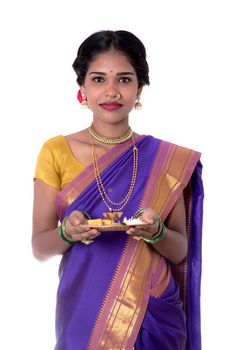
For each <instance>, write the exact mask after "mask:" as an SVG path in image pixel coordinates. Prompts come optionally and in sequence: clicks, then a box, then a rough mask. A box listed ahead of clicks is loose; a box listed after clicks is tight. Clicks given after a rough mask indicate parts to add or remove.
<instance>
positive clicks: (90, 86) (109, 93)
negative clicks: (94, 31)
mask: <svg viewBox="0 0 234 350" xmlns="http://www.w3.org/2000/svg"><path fill="white" fill-rule="evenodd" d="M81 90H82V92H83V93H84V94H85V96H86V98H87V101H88V105H89V108H90V109H91V110H92V112H93V114H94V117H95V118H99V119H102V120H106V121H112V122H117V121H120V120H122V119H124V118H127V117H128V114H129V112H130V111H131V110H132V108H133V106H134V104H135V101H136V98H137V96H138V94H139V93H140V90H139V89H138V80H137V75H136V72H135V69H134V68H133V66H132V65H131V64H130V63H129V61H128V59H127V57H126V56H124V55H123V54H121V53H119V52H117V51H113V50H112V51H108V52H106V53H103V54H100V55H98V56H97V57H96V59H95V60H94V61H93V62H92V63H90V65H89V69H88V71H87V73H86V77H85V81H84V85H83V86H81Z"/></svg>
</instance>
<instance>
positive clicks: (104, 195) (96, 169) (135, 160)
mask: <svg viewBox="0 0 234 350" xmlns="http://www.w3.org/2000/svg"><path fill="white" fill-rule="evenodd" d="M91 140H92V157H93V169H94V175H95V179H96V183H97V187H98V191H99V193H100V196H101V198H102V200H103V202H104V203H105V205H106V206H107V208H108V210H109V211H110V212H112V213H113V212H119V211H121V210H122V209H123V208H124V207H125V205H126V204H127V202H128V200H129V198H130V197H131V194H132V192H133V190H134V187H135V184H136V178H137V169H138V149H137V147H136V145H135V142H134V139H133V137H132V143H133V167H132V179H131V183H130V186H129V190H128V193H127V194H126V196H125V197H124V198H123V199H122V200H121V201H119V202H114V201H112V200H111V199H110V197H109V196H108V194H107V191H106V189H105V187H104V185H103V182H102V179H101V174H100V170H99V167H98V158H97V152H96V148H95V145H94V142H93V138H92V134H91ZM113 206H114V207H115V208H113Z"/></svg>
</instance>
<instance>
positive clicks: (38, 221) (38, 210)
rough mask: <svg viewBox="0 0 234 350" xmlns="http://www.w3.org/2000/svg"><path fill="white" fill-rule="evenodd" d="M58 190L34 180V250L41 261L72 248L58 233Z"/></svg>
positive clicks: (34, 253)
mask: <svg viewBox="0 0 234 350" xmlns="http://www.w3.org/2000/svg"><path fill="white" fill-rule="evenodd" d="M58 192H59V190H58V189H56V188H55V187H53V186H50V185H47V184H46V183H44V182H43V181H41V180H37V179H36V180H35V181H34V204H33V230H32V250H33V255H34V256H35V258H36V259H38V260H40V261H44V260H47V259H48V258H49V257H52V256H55V255H59V254H63V253H65V252H66V251H67V250H68V249H69V248H70V245H69V244H67V243H66V242H64V241H63V240H62V239H61V237H60V236H59V233H58V218H57V214H56V207H55V201H56V197H57V194H58Z"/></svg>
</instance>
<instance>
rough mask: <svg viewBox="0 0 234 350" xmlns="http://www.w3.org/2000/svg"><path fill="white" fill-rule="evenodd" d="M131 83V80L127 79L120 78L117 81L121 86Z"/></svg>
mask: <svg viewBox="0 0 234 350" xmlns="http://www.w3.org/2000/svg"><path fill="white" fill-rule="evenodd" d="M131 81H132V79H130V78H129V77H121V78H120V79H119V82H120V83H123V84H127V83H130V82H131Z"/></svg>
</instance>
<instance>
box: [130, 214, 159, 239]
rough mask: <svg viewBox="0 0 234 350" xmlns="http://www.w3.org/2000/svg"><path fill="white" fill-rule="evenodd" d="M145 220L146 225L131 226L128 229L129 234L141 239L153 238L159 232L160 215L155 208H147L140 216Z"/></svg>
mask: <svg viewBox="0 0 234 350" xmlns="http://www.w3.org/2000/svg"><path fill="white" fill-rule="evenodd" d="M139 218H140V219H141V220H142V221H144V222H145V223H146V224H145V225H139V226H138V225H136V226H134V227H131V228H130V229H128V230H127V231H126V233H127V234H129V235H130V236H132V237H133V238H136V239H138V237H139V239H140V238H145V239H152V237H153V236H155V234H157V232H158V230H159V226H160V217H159V215H157V214H156V213H155V212H154V210H153V209H150V208H147V209H145V210H144V212H143V214H142V215H141V216H140V217H139Z"/></svg>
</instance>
